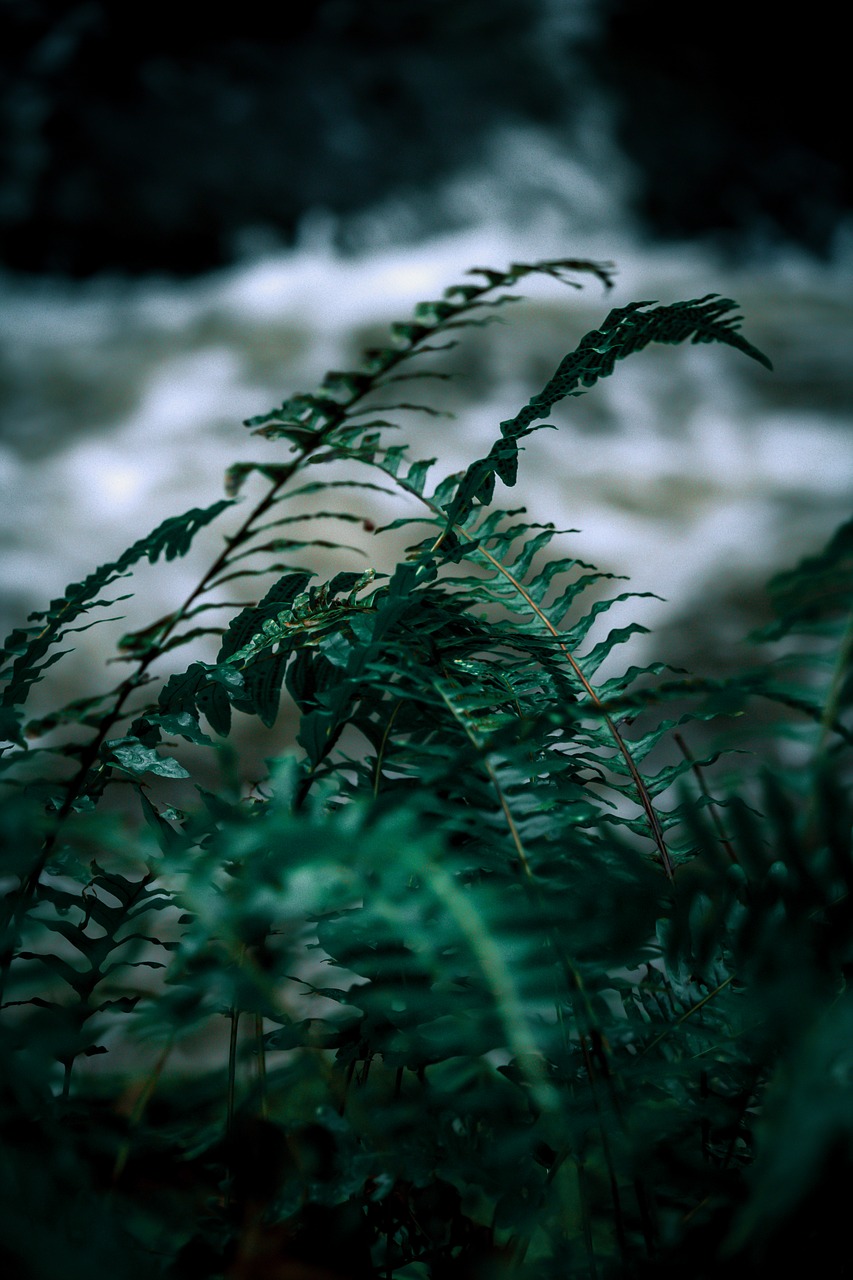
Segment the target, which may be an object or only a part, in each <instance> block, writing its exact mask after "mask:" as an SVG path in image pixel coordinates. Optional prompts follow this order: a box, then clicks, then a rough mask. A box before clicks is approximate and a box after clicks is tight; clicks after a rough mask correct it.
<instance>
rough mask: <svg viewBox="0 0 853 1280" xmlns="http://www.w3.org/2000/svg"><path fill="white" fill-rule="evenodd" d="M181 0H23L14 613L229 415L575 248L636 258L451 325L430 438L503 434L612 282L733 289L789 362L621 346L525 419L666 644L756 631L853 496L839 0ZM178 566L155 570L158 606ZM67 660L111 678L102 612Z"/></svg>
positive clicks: (466, 445)
mask: <svg viewBox="0 0 853 1280" xmlns="http://www.w3.org/2000/svg"><path fill="white" fill-rule="evenodd" d="M175 9H176V7H175V5H174V3H171V4H168V5H167V4H166V3H164V2H163V0H149V2H148V3H146V4H145V5H128V4H127V3H118V2H117V0H0V20H1V21H2V39H0V130H2V138H0V145H2V151H3V165H2V177H0V270H2V275H0V294H1V295H2V311H0V342H2V351H1V352H0V487H1V488H2V502H0V536H2V540H3V548H4V550H3V559H2V565H0V592H1V593H2V597H3V603H2V612H3V619H2V620H3V623H4V624H5V626H6V629H8V626H9V625H12V624H14V623H20V622H21V621H22V620H23V618H24V616H25V615H26V613H27V612H28V610H30V609H32V608H35V607H38V606H40V605H41V604H43V602H44V601H46V600H47V599H49V598H50V597H51V596H54V595H57V594H59V593H60V592H61V591H62V589H63V587H64V586H65V584H66V583H67V582H70V581H75V580H77V579H79V577H80V576H81V575H83V574H85V573H86V572H88V571H89V570H90V569H91V568H92V567H93V566H94V565H95V564H96V563H99V562H102V561H104V560H106V559H110V558H113V557H114V556H116V555H118V554H120V552H121V551H122V550H123V549H124V547H125V546H126V545H128V544H129V543H130V542H131V541H132V540H134V539H136V538H138V537H141V536H144V534H145V533H146V532H147V531H148V530H149V529H150V528H152V527H153V526H154V525H155V524H156V523H157V522H158V521H159V520H160V519H162V518H165V517H166V516H168V515H171V514H174V513H176V512H178V511H182V510H185V509H187V508H188V507H191V506H195V505H207V504H208V503H210V502H213V501H215V500H216V498H218V497H219V496H220V495H221V492H222V490H221V476H222V472H223V470H224V468H225V467H226V466H227V465H228V464H229V463H231V462H233V461H235V460H237V459H238V458H247V457H262V458H273V457H274V456H275V451H276V448H277V447H278V446H275V445H272V444H266V443H264V442H262V441H259V440H258V439H257V438H254V437H252V436H250V435H249V434H248V433H247V432H246V431H245V430H244V428H242V427H241V425H240V423H241V421H242V420H243V419H244V418H246V417H248V416H250V415H252V414H256V413H261V412H263V411H265V410H267V409H269V408H271V407H272V406H273V405H274V404H276V403H280V402H281V400H282V399H283V397H284V396H285V395H287V394H289V393H291V392H293V391H295V390H298V389H301V388H307V389H310V388H312V387H313V386H314V385H315V384H316V382H317V381H318V380H319V379H320V378H321V377H322V375H323V373H324V372H325V370H326V369H327V368H341V367H347V366H348V364H349V363H350V362H352V361H353V360H354V359H355V358H356V356H357V353H358V351H359V349H360V348H361V347H363V346H364V345H366V344H370V343H373V342H375V341H376V340H377V339H378V338H380V337H381V333H382V330H383V328H384V326H385V325H387V323H388V322H389V321H391V320H395V319H405V318H406V315H407V312H408V310H409V308H410V307H411V305H412V304H413V303H414V302H416V301H418V300H420V299H424V298H430V297H436V296H439V295H440V292H441V290H442V289H443V288H444V287H446V286H447V285H449V284H451V283H453V282H455V281H457V280H459V279H460V278H461V277H462V273H463V272H464V271H465V270H466V269H467V268H469V267H472V266H476V265H493V266H495V267H504V266H506V265H507V264H508V263H509V262H510V261H512V260H517V259H525V258H526V259H531V258H533V257H548V256H551V257H566V256H573V257H592V258H599V259H608V260H612V261H614V262H615V263H616V266H617V276H616V286H615V288H614V289H613V290H612V291H611V293H610V295H609V296H607V297H605V296H603V295H602V292H601V289H600V287H599V286H598V285H597V284H595V282H591V283H590V284H588V285H586V286H585V288H584V290H583V292H582V293H575V292H574V291H570V290H560V288H559V286H557V285H556V284H553V283H551V284H549V285H548V286H547V287H545V286H540V285H537V286H535V287H532V288H531V289H530V290H529V292H530V293H531V300H530V301H529V302H528V303H526V304H523V305H521V306H517V307H516V308H514V309H512V314H511V315H509V314H508V316H507V318H508V319H509V320H510V321H511V323H510V324H508V325H506V326H494V327H492V328H489V329H487V330H484V331H482V332H478V333H477V334H476V336H475V337H474V338H473V339H471V340H470V342H469V344H468V345H467V346H466V348H465V349H464V350H463V351H462V353H461V354H454V356H453V366H454V369H455V372H456V373H457V375H458V376H457V378H456V379H455V382H454V384H453V389H452V391H451V397H450V400H449V401H448V402H447V407H449V408H452V409H453V410H454V411H455V412H456V414H457V418H456V420H455V421H447V422H444V421H442V422H441V423H440V424H438V425H436V424H435V423H434V422H433V420H432V419H413V422H412V425H411V426H410V427H409V428H408V430H409V433H410V438H411V439H412V440H413V449H414V452H415V454H416V455H421V456H423V455H424V454H431V453H433V452H437V453H439V456H440V457H442V458H443V459H445V464H446V465H445V468H444V469H445V470H452V469H454V468H455V467H457V466H459V465H460V464H461V463H462V462H463V461H465V460H467V459H469V458H470V457H471V456H472V453H473V451H474V450H475V449H476V448H478V447H479V446H482V445H484V444H485V445H486V446H487V445H488V443H489V442H490V441H491V439H492V438H493V436H494V434H495V433H496V431H497V424H498V423H499V422H500V420H501V419H502V418H505V417H507V416H509V415H511V414H512V413H513V412H514V411H515V410H516V409H517V408H518V407H519V405H520V404H521V403H523V402H524V401H526V399H527V398H528V397H529V396H530V394H531V393H533V392H534V391H536V390H538V389H540V387H541V385H542V384H543V383H544V381H545V380H546V379H547V378H548V377H549V376H550V374H551V372H553V368H554V367H555V365H556V363H557V362H558V361H559V360H560V359H561V357H562V356H563V355H564V354H565V353H566V351H567V350H569V349H570V348H571V347H572V346H573V345H574V343H575V342H576V341H577V340H578V339H579V338H580V336H581V335H582V334H583V333H584V332H585V331H586V330H587V329H589V328H591V327H594V326H596V325H598V324H599V323H600V322H601V320H602V319H603V318H604V316H605V315H606V313H607V311H608V310H609V308H610V307H611V306H614V305H624V304H625V303H627V302H629V301H632V300H634V299H637V298H649V299H657V300H660V301H663V302H672V301H676V300H678V299H680V298H687V297H696V296H701V295H703V294H706V293H709V292H715V293H720V294H724V295H726V296H731V297H734V298H736V299H737V300H738V302H739V303H740V304H741V307H742V310H743V314H744V316H745V323H744V332H745V333H746V334H747V336H748V337H749V338H750V339H751V340H752V341H753V342H754V343H756V344H757V345H758V346H759V347H761V348H762V349H763V350H764V351H765V352H766V353H767V354H768V355H769V356H770V358H771V359H772V361H773V363H774V366H775V370H776V371H775V373H774V374H772V375H771V374H768V373H767V372H766V371H765V370H763V369H762V368H760V367H759V366H758V365H753V364H752V363H751V362H749V361H748V360H746V359H745V358H744V357H742V356H740V355H739V354H738V353H736V352H734V351H731V350H729V349H727V348H720V349H717V348H711V347H691V348H688V349H672V350H670V349H661V350H655V351H648V352H646V353H645V354H642V355H640V356H637V357H633V358H632V359H631V360H630V361H628V362H626V364H625V365H624V366H623V367H622V368H620V369H619V370H618V372H617V375H616V376H615V377H614V378H613V379H611V380H609V381H607V382H605V383H603V384H601V385H600V386H599V387H598V388H596V389H595V390H594V391H593V392H592V393H590V394H589V395H587V396H585V397H583V398H581V399H575V400H571V401H569V402H568V405H567V406H566V405H564V406H563V407H562V408H561V409H560V410H559V411H558V412H557V413H555V415H554V420H555V421H557V422H559V423H560V431H559V432H543V433H541V434H539V435H538V436H536V437H534V439H533V440H532V441H531V442H530V444H529V448H528V450H527V457H526V459H525V464H526V465H525V467H524V468H523V471H522V478H521V482H520V486H519V488H520V493H521V500H522V501H525V502H527V504H528V506H529V508H530V510H531V514H532V516H533V518H535V519H540V520H548V519H551V520H553V521H554V522H555V523H556V524H558V525H560V526H568V527H573V528H577V529H578V530H579V531H580V532H578V533H576V534H572V535H567V536H566V538H565V539H564V541H563V544H562V545H563V547H564V549H565V550H566V551H569V550H571V551H573V552H574V553H575V554H577V555H578V556H579V557H581V558H583V559H586V560H592V561H593V562H595V563H597V564H598V565H599V566H600V567H602V568H606V569H610V570H613V571H614V572H618V573H626V574H629V575H630V576H631V579H632V586H633V587H634V588H635V589H636V590H638V591H655V592H658V593H659V594H660V595H662V596H664V597H666V598H667V601H668V603H667V604H665V605H664V604H659V603H655V602H651V601H646V602H642V604H641V605H639V604H638V606H637V608H633V606H632V610H633V613H634V614H636V613H641V616H642V618H643V620H644V621H646V622H647V624H648V625H650V626H653V627H654V628H655V632H656V635H655V638H654V642H653V647H654V649H655V650H656V653H657V655H658V656H663V657H666V658H668V659H669V660H670V661H673V662H676V663H681V664H684V665H689V666H692V667H694V668H697V667H698V668H700V669H705V670H717V671H721V670H726V669H727V667H728V666H729V665H730V664H731V663H733V662H735V661H737V660H738V659H737V644H738V642H739V637H741V636H742V635H743V634H744V633H745V632H746V631H748V630H749V628H750V627H752V626H755V625H756V624H757V623H758V622H760V621H761V620H762V618H763V616H764V609H765V603H764V601H765V597H764V595H763V592H762V584H763V582H764V581H765V579H766V577H767V576H768V575H769V573H770V572H772V571H773V570H774V569H775V568H776V567H779V566H782V565H785V564H787V563H788V562H790V561H791V560H793V559H796V558H799V556H801V555H803V554H805V553H807V552H810V551H813V550H815V549H816V548H817V547H818V546H819V545H820V544H821V543H822V542H823V541H824V540H825V538H826V537H827V536H828V534H829V533H830V532H831V531H832V529H833V528H834V527H835V525H836V524H837V523H839V522H840V520H842V519H843V518H845V517H846V516H847V515H848V514H849V508H850V501H851V497H852V496H853V447H851V446H853V367H851V362H850V359H849V351H850V338H851V336H852V335H853V301H851V294H850V285H851V281H853V221H851V205H853V181H851V164H850V146H849V137H848V135H849V107H848V105H847V103H846V101H843V86H844V85H845V83H846V80H845V75H846V73H847V68H846V66H844V67H843V66H842V58H845V59H846V50H845V48H844V42H843V41H841V40H840V39H839V38H838V33H837V32H836V33H835V34H833V29H832V23H833V17H832V11H831V10H830V8H829V5H828V4H826V3H822V0H815V2H814V3H812V4H811V5H810V6H809V9H808V13H807V14H805V15H804V14H801V15H800V16H799V18H798V21H797V23H796V24H793V23H790V24H786V23H785V22H784V21H783V19H782V18H781V17H780V16H779V15H778V14H773V15H771V16H770V17H769V18H768V16H767V12H768V11H767V9H766V6H763V5H750V4H749V3H746V4H744V3H743V0H739V3H734V0H718V2H717V3H715V4H714V5H712V6H705V7H704V8H701V9H695V8H694V9H689V8H686V7H685V6H684V5H683V4H681V3H675V0H302V3H300V4H299V5H279V6H270V5H269V4H267V3H263V4H261V3H257V2H256V0H242V3H241V4H240V5H238V6H233V7H227V8H225V7H224V8H223V9H222V10H217V11H216V12H214V10H213V9H212V8H207V9H205V10H203V11H201V10H198V11H195V12H196V15H197V16H196V19H195V23H196V25H195V27H194V28H193V27H191V25H190V23H189V22H188V21H181V22H176V21H175ZM188 15H189V9H188V10H187V14H185V15H184V17H185V18H186V17H187V16H188ZM525 291H526V292H528V290H527V288H526V286H525ZM513 505H517V503H516V502H515V500H513ZM218 536H219V534H218V533H212V534H211V539H213V540H214V541H215V539H216V537H218ZM211 545H212V543H211V542H208V544H207V548H205V547H204V546H202V547H201V548H200V552H199V554H200V556H201V557H202V562H203V560H204V556H205V551H206V550H207V551H208V552H209V547H210V546H211ZM367 551H368V554H369V551H370V549H369V548H367ZM342 554H343V553H342ZM341 567H352V562H351V561H350V562H348V563H347V564H345V565H344V564H343V563H342V564H341ZM192 577H193V565H192V563H188V564H183V563H181V564H179V565H178V566H176V567H175V570H174V572H173V571H171V570H170V571H169V572H168V573H165V572H160V573H156V572H154V571H152V573H151V574H150V576H146V577H145V578H144V582H145V586H144V590H145V593H146V603H145V609H144V613H143V614H142V616H141V620H143V621H144V620H145V619H146V618H153V617H155V616H157V612H156V611H158V610H159V612H165V611H166V609H168V608H169V607H171V606H172V605H173V603H174V602H175V601H176V600H177V599H179V598H180V593H181V591H182V590H183V589H184V587H185V586H186V585H188V584H189V583H190V582H191V580H192ZM184 579H185V581H184ZM140 589H142V588H140ZM158 591H161V592H162V593H163V595H162V599H161V600H158V599H157V592H158ZM152 593H153V595H154V597H155V599H153V600H152ZM129 607H130V606H129ZM93 634H95V635H97V634H98V633H97V632H96V633H93ZM76 661H77V664H78V665H77V667H76V668H75V667H73V666H71V667H69V672H71V673H72V674H71V676H69V678H73V679H79V680H80V681H81V682H83V681H85V680H88V678H89V676H90V675H92V671H91V670H88V669H87V663H88V664H89V667H94V666H96V665H97V664H98V663H99V662H100V661H101V657H99V651H98V650H97V646H95V647H94V648H92V647H91V646H90V647H89V648H87V647H86V642H85V640H84V638H83V637H81V653H80V656H79V658H78V659H77V660H76ZM75 672H76V675H75V674H74V673H75ZM98 683H100V681H98Z"/></svg>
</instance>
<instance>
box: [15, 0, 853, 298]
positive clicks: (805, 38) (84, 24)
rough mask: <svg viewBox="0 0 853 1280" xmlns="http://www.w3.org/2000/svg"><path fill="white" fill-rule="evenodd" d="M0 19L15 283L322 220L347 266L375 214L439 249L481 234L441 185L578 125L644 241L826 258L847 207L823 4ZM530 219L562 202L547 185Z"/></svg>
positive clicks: (462, 4)
mask: <svg viewBox="0 0 853 1280" xmlns="http://www.w3.org/2000/svg"><path fill="white" fill-rule="evenodd" d="M0 16H2V25H3V39H2V41H0V121H2V124H1V125H0V128H2V148H3V164H2V174H3V176H2V185H0V246H2V247H0V256H2V262H3V263H4V264H5V266H6V267H7V268H8V269H11V270H13V271H21V272H36V273H45V272H46V273H51V274H60V275H67V276H71V277H85V276H90V275H92V274H95V273H98V272H104V271H120V272H130V273H140V272H151V271H158V272H163V271H165V272H170V273H175V274H178V275H189V274H193V273H197V272H201V271H205V270H208V269H210V268H212V267H216V266H220V265H222V264H223V263H226V262H228V261H230V260H231V259H232V258H233V257H234V255H235V254H237V253H238V252H240V250H241V247H242V248H245V246H246V244H247V243H254V244H262V243H264V237H266V238H267V239H266V242H267V243H276V242H279V243H280V242H282V241H283V242H288V241H289V240H292V239H293V237H294V236H295V234H296V233H297V230H298V228H299V225H300V222H301V221H302V219H303V218H304V217H305V215H306V213H308V212H309V211H311V210H318V209H320V210H323V211H325V212H327V213H328V214H330V215H332V216H333V217H335V218H338V219H340V220H339V222H338V223H337V229H336V234H337V237H338V239H339V241H340V243H341V245H342V247H348V248H350V249H357V248H358V247H359V246H360V245H361V246H363V244H364V242H365V241H367V242H369V241H370V239H371V235H374V236H375V235H376V229H375V228H374V229H373V232H371V226H370V222H369V220H365V219H359V218H358V217H357V216H356V215H358V213H359V212H360V211H363V210H364V209H366V208H369V207H370V206H375V205H377V204H379V203H381V202H383V201H388V200H389V199H390V200H393V201H395V202H396V208H397V211H398V215H399V216H398V218H397V220H396V223H395V226H394V228H393V233H394V234H396V235H397V236H401V237H404V238H406V237H408V238H412V237H417V236H418V235H423V234H427V233H431V232H435V231H436V230H439V231H443V230H448V229H450V228H452V227H453V226H454V225H457V226H458V225H460V224H463V223H464V222H465V221H466V217H467V218H469V219H470V217H471V216H472V213H473V214H475V215H477V216H479V213H480V212H481V211H478V210H475V211H472V210H471V209H468V210H466V208H465V207H464V201H462V202H458V201H457V202H456V204H455V206H454V204H453V202H452V201H448V200H447V199H442V194H441V183H442V181H443V180H445V179H446V178H447V177H448V176H449V175H451V174H453V173H454V172H458V171H459V170H461V169H463V168H465V167H466V166H472V165H476V164H477V163H479V162H481V161H482V157H483V155H484V153H486V152H488V150H489V148H490V146H492V144H493V140H494V137H495V134H496V131H499V130H501V129H504V128H506V127H507V126H512V125H516V126H517V125H522V126H527V127H531V128H534V129H535V130H536V131H537V132H538V133H539V134H544V135H546V136H548V137H549V138H551V139H552V140H554V141H555V142H556V144H557V145H558V146H560V147H563V148H565V149H566V150H569V151H571V150H572V149H575V150H577V149H578V148H579V147H580V148H582V147H583V146H584V140H583V134H584V130H585V129H587V127H588V123H589V113H590V109H591V104H593V105H594V107H595V110H596V111H597V112H598V113H599V115H600V114H601V113H602V112H603V113H604V114H605V115H607V116H608V127H609V129H610V131H611V134H612V139H613V142H614V144H615V146H616V147H617V149H618V151H619V152H620V154H621V155H622V157H624V158H625V159H627V161H628V162H629V164H630V166H631V173H632V180H631V190H630V193H629V204H630V206H631V209H632V212H633V213H634V214H636V215H637V216H638V217H639V218H640V219H641V220H642V222H643V224H644V226H645V227H646V228H647V230H648V231H649V233H651V234H652V235H655V236H663V237H675V238H680V237H684V236H690V237H701V238H704V239H707V240H710V241H712V242H713V243H715V244H717V245H719V246H722V247H724V248H725V249H726V250H727V251H730V252H733V253H739V254H754V253H756V252H758V251H759V250H760V249H762V248H766V246H767V245H768V244H770V245H772V244H777V243H779V242H780V241H785V240H792V241H794V242H796V243H798V244H800V245H802V246H805V247H806V248H807V249H808V250H809V251H811V252H814V253H817V254H823V255H826V254H828V253H830V252H831V251H832V248H833V244H834V240H835V236H836V233H837V229H838V225H839V222H840V221H841V220H842V219H843V218H844V217H845V216H846V215H847V214H848V213H849V210H850V207H851V199H853V185H851V171H850V164H849V155H848V147H847V143H846V140H845V133H846V116H847V112H846V110H845V106H844V103H843V101H842V95H843V86H844V84H845V68H844V66H843V65H842V62H843V59H844V58H845V56H846V55H845V51H844V42H843V41H841V40H840V39H838V38H837V33H836V36H835V37H834V36H833V21H834V19H833V17H832V11H831V10H830V7H829V6H828V5H827V4H825V3H818V4H816V5H811V6H809V8H808V12H807V13H801V14H800V15H799V16H798V18H797V20H796V21H792V20H791V21H789V20H784V19H782V18H781V17H780V16H779V15H768V13H767V11H766V9H765V8H764V7H763V6H759V5H748V4H747V5H744V4H742V3H735V0H720V2H719V3H716V4H714V5H712V6H707V7H705V8H702V9H690V8H687V7H685V6H684V5H682V4H678V3H676V2H675V0H599V2H598V3H595V4H593V3H590V2H589V0H489V2H488V3H485V2H484V0H404V2H403V3H401V2H400V0H304V2H303V3H300V4H298V5H279V6H270V5H267V4H265V3H261V2H260V0H244V2H243V3H241V4H240V5H237V6H227V7H221V8H217V7H215V6H209V7H207V8H205V9H204V10H203V11H201V10H199V11H197V12H191V11H190V10H189V9H187V10H186V11H184V12H183V13H182V12H180V10H178V12H177V13H176V9H175V6H174V4H169V3H166V2H165V0H151V2H150V3H147V4H145V5H140V4H126V3H121V2H119V0H3V3H2V5H0ZM602 163H606V157H602ZM524 198H526V199H527V200H528V201H530V200H531V199H532V198H535V193H531V191H530V190H529V189H528V190H527V191H526V192H525V195H524ZM538 198H539V199H540V200H545V201H548V200H557V199H558V195H557V193H555V192H553V191H549V190H548V182H547V178H546V177H543V181H542V184H541V187H540V190H539V192H538ZM515 212H516V215H517V216H519V217H521V218H523V216H524V208H523V201H522V207H521V208H518V209H516V210H515ZM380 234H381V235H387V234H389V230H388V227H387V226H385V225H384V224H383V226H382V228H381V232H380ZM252 237H254V240H252Z"/></svg>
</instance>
